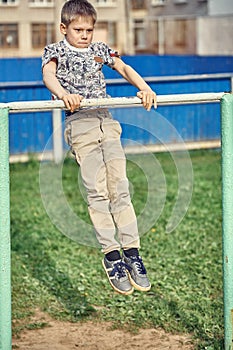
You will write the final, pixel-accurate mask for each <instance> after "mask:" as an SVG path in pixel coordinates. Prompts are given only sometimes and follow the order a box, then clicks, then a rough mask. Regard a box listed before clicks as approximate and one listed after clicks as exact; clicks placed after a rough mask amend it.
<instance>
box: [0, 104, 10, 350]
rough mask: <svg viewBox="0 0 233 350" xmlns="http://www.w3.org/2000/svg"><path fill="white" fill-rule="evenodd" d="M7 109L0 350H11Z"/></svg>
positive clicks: (0, 194)
mask: <svg viewBox="0 0 233 350" xmlns="http://www.w3.org/2000/svg"><path fill="white" fill-rule="evenodd" d="M8 137H9V131H8V109H7V108H2V109H1V108H0V350H10V349H11V246H10V189H9V139H8Z"/></svg>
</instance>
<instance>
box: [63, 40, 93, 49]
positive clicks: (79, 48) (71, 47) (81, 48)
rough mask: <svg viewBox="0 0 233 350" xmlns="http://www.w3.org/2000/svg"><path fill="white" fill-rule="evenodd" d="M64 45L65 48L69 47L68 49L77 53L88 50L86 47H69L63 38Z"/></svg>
mask: <svg viewBox="0 0 233 350" xmlns="http://www.w3.org/2000/svg"><path fill="white" fill-rule="evenodd" d="M64 43H65V44H66V46H68V47H69V49H71V50H73V51H77V52H86V51H87V50H88V47H85V48H84V47H80V48H79V47H75V46H72V45H70V43H69V42H68V41H67V40H66V37H64Z"/></svg>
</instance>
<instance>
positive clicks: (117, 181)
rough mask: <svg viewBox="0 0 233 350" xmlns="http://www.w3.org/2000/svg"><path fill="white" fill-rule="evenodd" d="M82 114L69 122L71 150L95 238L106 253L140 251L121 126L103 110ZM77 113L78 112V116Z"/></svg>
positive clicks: (67, 135) (67, 131) (66, 136)
mask: <svg viewBox="0 0 233 350" xmlns="http://www.w3.org/2000/svg"><path fill="white" fill-rule="evenodd" d="M85 113H86V118H85V114H83V113H82V114H81V118H80V119H74V120H72V121H71V122H68V123H67V125H66V129H65V139H66V142H67V143H68V144H69V146H70V147H71V150H72V152H73V153H74V155H75V157H76V160H77V162H78V164H79V165H80V170H81V177H82V180H83V184H84V186H85V189H86V192H87V201H88V210H89V214H90V218H91V221H92V223H93V226H94V228H95V231H96V237H97V239H98V241H99V243H100V245H101V247H102V251H103V252H104V253H105V254H106V253H109V252H110V251H112V250H115V249H117V250H119V249H120V248H123V249H129V248H133V247H134V248H139V245H140V241H139V234H138V228H137V219H136V215H135V212H134V208H133V205H132V203H131V198H130V193H129V184H128V179H127V175H126V158H125V154H124V151H123V149H122V145H121V141H120V136H121V126H120V124H119V122H118V121H116V120H113V119H112V118H111V114H110V113H109V112H108V111H107V110H106V111H103V110H102V111H101V110H100V111H98V110H96V111H95V116H93V114H94V113H93V111H92V112H91V113H90V114H91V117H90V114H89V112H88V111H87V112H85ZM79 114H80V113H77V115H79Z"/></svg>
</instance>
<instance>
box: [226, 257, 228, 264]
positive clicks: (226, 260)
mask: <svg viewBox="0 0 233 350" xmlns="http://www.w3.org/2000/svg"><path fill="white" fill-rule="evenodd" d="M226 264H228V256H227V255H226Z"/></svg>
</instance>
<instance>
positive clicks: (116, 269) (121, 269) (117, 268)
mask: <svg viewBox="0 0 233 350" xmlns="http://www.w3.org/2000/svg"><path fill="white" fill-rule="evenodd" d="M126 270H128V271H131V270H132V268H131V267H130V266H129V265H127V264H126V263H125V262H123V261H118V262H116V263H115V264H114V265H113V269H112V271H111V273H110V276H111V277H112V276H115V275H116V277H117V278H118V279H120V278H122V277H126V276H127V274H126Z"/></svg>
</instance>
